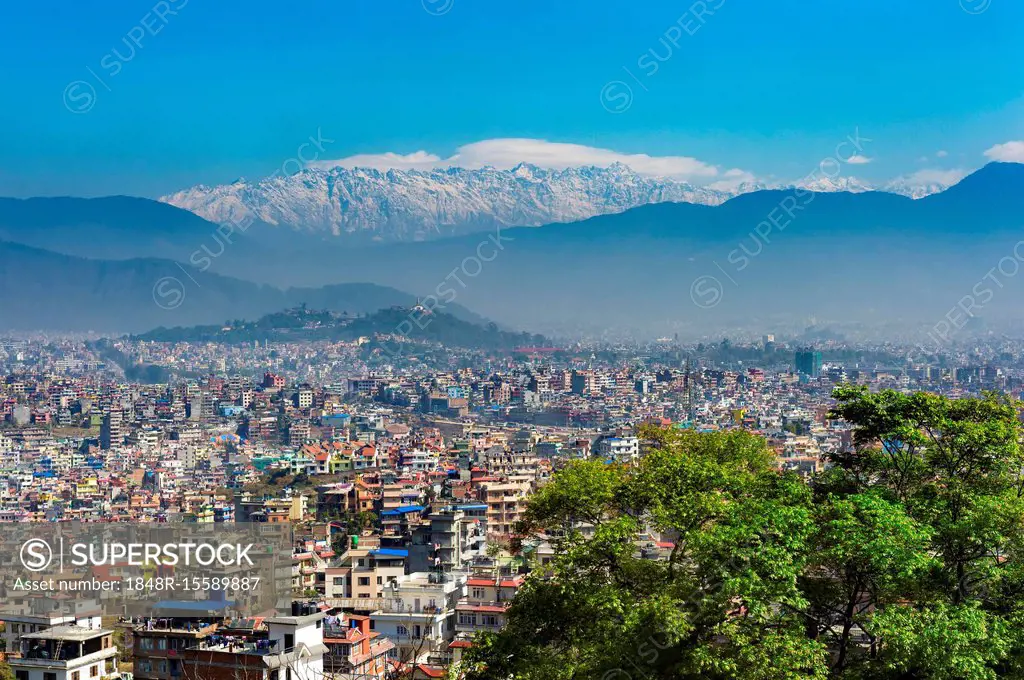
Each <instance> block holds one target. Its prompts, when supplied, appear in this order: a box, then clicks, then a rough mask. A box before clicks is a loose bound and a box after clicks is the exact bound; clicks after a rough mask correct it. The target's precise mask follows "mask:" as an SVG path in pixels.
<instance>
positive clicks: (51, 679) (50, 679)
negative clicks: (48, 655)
mask: <svg viewBox="0 0 1024 680" xmlns="http://www.w3.org/2000/svg"><path fill="white" fill-rule="evenodd" d="M43 680H57V674H56V673H43Z"/></svg>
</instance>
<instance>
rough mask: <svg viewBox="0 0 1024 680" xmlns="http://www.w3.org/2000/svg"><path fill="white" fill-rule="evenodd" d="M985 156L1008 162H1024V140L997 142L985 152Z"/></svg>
mask: <svg viewBox="0 0 1024 680" xmlns="http://www.w3.org/2000/svg"><path fill="white" fill-rule="evenodd" d="M985 157H986V158H988V159H989V160H993V161H1004V162H1006V163H1024V142H1022V141H1013V142H1006V143H1004V144H996V145H995V146H993V147H992V148H990V149H988V150H987V151H986V152H985Z"/></svg>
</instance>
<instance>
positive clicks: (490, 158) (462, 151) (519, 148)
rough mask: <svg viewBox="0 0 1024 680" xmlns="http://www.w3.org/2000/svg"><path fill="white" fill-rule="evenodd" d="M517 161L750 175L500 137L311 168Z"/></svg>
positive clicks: (671, 173)
mask: <svg viewBox="0 0 1024 680" xmlns="http://www.w3.org/2000/svg"><path fill="white" fill-rule="evenodd" d="M519 163H530V164H532V165H536V166H539V167H542V168H550V169H556V170H562V169H564V168H574V167H582V166H589V165H595V166H598V167H607V166H609V165H611V164H612V163H624V164H625V165H628V166H629V167H630V168H632V170H633V171H634V172H636V173H637V174H640V175H644V176H647V177H669V178H672V179H677V180H687V181H691V182H695V183H707V182H710V181H718V182H727V183H730V184H739V183H740V182H743V181H751V180H753V179H754V177H753V175H751V174H750V173H749V172H746V171H745V170H740V169H738V168H733V169H731V170H726V171H724V172H723V171H722V170H721V169H720V168H719V167H718V166H715V165H712V164H710V163H705V162H704V161H701V160H698V159H696V158H692V157H690V156H650V155H648V154H643V153H632V154H631V153H621V152H618V151H613V150H611V149H602V148H598V147H593V146H584V145H582V144H566V143H563V142H549V141H547V140H543V139H517V138H499V139H485V140H482V141H479V142H473V143H471V144H465V145H463V146H460V147H459V148H458V149H457V150H456V152H455V153H454V154H453V155H451V156H449V157H448V158H441V157H440V156H437V155H436V154H432V153H429V152H427V151H416V152H414V153H411V154H404V155H403V154H397V153H393V152H388V153H381V154H360V155H357V156H349V157H347V158H341V159H339V160H336V161H318V162H316V163H313V164H312V165H313V166H315V167H319V168H333V167H339V166H340V167H344V168H354V167H361V168H375V169H377V170H385V169H391V168H395V169H402V170H412V169H415V170H430V169H433V168H447V167H451V166H456V167H461V168H469V169H474V168H482V167H485V166H491V167H495V168H498V169H503V170H507V169H509V168H512V167H515V166H516V165H518V164H519Z"/></svg>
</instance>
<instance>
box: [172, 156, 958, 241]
mask: <svg viewBox="0 0 1024 680" xmlns="http://www.w3.org/2000/svg"><path fill="white" fill-rule="evenodd" d="M791 186H801V187H804V188H807V189H810V190H812V191H823V192H831V191H851V192H863V191H889V192H892V193H898V194H902V195H905V196H910V197H911V198H920V197H922V196H926V195H928V194H931V193H936V192H938V191H942V190H943V189H945V188H946V187H945V186H942V185H938V184H934V183H933V184H930V185H927V186H919V185H913V184H911V183H908V182H906V181H899V180H897V181H894V182H893V183H891V184H890V185H886V186H884V187H873V186H871V185H869V184H867V183H866V182H862V181H860V180H858V179H856V178H854V177H837V178H835V179H827V178H821V179H817V180H814V181H811V182H806V183H802V182H800V183H793V184H774V185H769V184H763V183H744V184H740V185H738V186H736V187H735V188H730V189H712V188H710V187H701V186H696V185H693V184H690V183H687V182H681V181H677V180H673V179H665V178H652V177H647V176H643V175H640V174H638V173H636V172H634V171H633V170H631V169H630V168H629V167H627V166H626V165H623V164H622V163H614V164H612V165H610V166H608V167H594V166H590V167H575V168H567V169H564V170H548V169H544V168H539V167H537V166H534V165H529V164H525V163H522V164H520V165H517V166H515V167H514V168H511V169H508V170H499V169H495V168H490V167H487V168H480V169H465V168H457V167H452V168H447V169H438V170H386V171H381V170H374V169H367V168H351V169H350V168H342V167H335V168H331V169H318V168H316V169H314V168H310V169H305V170H302V171H301V172H298V173H296V174H294V175H290V176H276V177H271V178H267V179H262V180H259V181H256V182H249V181H246V180H244V179H239V180H237V181H235V182H233V183H231V184H224V185H219V186H213V187H210V186H205V185H197V186H194V187H192V188H190V189H185V190H183V191H179V192H177V193H174V194H171V195H169V196H163V197H162V198H160V200H161V201H163V202H165V203H170V204H171V205H174V206H177V207H179V208H183V209H185V210H189V211H191V212H193V213H196V214H197V215H199V216H201V217H203V218H205V219H208V220H210V221H212V222H218V223H222V222H228V221H235V222H236V223H237V222H238V220H241V219H243V218H251V219H254V220H258V221H259V222H263V223H265V224H269V225H273V226H280V227H285V228H288V229H292V230H296V231H301V232H306V233H309V234H313V235H322V236H334V237H342V236H349V237H355V238H359V239H365V240H373V241H380V242H393V241H412V240H425V239H431V238H439V237H443V236H452V235H457V234H464V233H469V232H473V231H479V230H483V229H489V228H492V227H494V226H495V225H501V226H539V225H543V224H551V223H555V222H573V221H577V220H582V219H586V218H588V217H593V216H595V215H602V214H607V213H616V212H622V211H625V210H628V209H630V208H635V207H637V206H641V205H646V204H649V203H662V202H666V201H672V202H685V203H698V204H704V205H718V204H720V203H723V202H724V201H726V200H728V199H730V198H732V197H733V196H736V195H738V194H742V193H749V192H752V191H758V190H762V189H774V188H786V187H791Z"/></svg>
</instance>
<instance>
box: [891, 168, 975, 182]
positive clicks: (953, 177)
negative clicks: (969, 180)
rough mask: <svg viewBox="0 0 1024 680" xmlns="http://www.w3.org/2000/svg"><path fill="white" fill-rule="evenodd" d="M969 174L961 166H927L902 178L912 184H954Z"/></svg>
mask: <svg viewBox="0 0 1024 680" xmlns="http://www.w3.org/2000/svg"><path fill="white" fill-rule="evenodd" d="M966 176H967V171H966V170H963V169H961V168H954V169H952V170H940V169H938V168H925V169H923V170H918V171H917V172H914V173H911V174H909V175H905V176H903V177H901V178H900V179H901V180H903V181H905V182H906V183H907V184H910V185H912V186H924V185H928V184H941V185H943V186H952V185H954V184H956V183H957V182H959V181H960V180H962V179H963V178H964V177H966Z"/></svg>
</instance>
